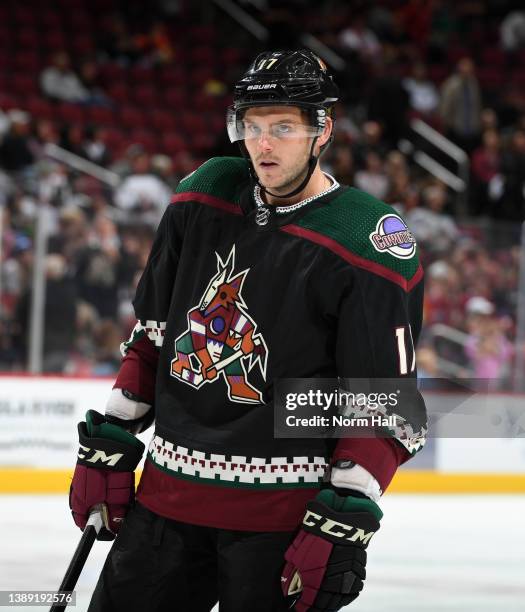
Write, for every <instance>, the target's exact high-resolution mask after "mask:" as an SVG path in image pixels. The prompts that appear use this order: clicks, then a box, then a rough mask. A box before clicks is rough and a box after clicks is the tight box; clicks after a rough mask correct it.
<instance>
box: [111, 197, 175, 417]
mask: <svg viewBox="0 0 525 612" xmlns="http://www.w3.org/2000/svg"><path fill="white" fill-rule="evenodd" d="M182 215H183V212H182V210H180V207H177V206H176V205H174V204H171V205H169V206H168V207H167V208H166V210H165V212H164V215H163V217H162V220H161V222H160V224H159V227H158V230H157V233H156V236H155V240H154V242H153V246H152V248H151V252H150V254H149V257H148V261H147V264H146V267H145V269H144V272H143V273H142V276H141V278H140V281H139V283H138V286H137V291H136V294H135V299H134V300H133V307H134V310H135V316H136V318H137V323H136V325H135V327H134V329H133V331H132V333H131V336H130V338H129V339H128V340H127V341H126V342H123V343H122V344H121V347H120V348H121V353H122V357H123V359H122V364H121V367H120V370H119V373H118V376H117V380H116V382H115V385H114V388H117V389H125V390H126V391H129V392H130V393H132V394H133V395H135V396H137V397H138V398H139V399H140V400H141V401H142V402H145V403H147V404H150V405H153V403H154V397H155V379H156V373H157V363H158V358H159V351H160V348H161V347H162V344H163V341H164V333H165V329H166V320H167V317H168V311H169V305H170V301H171V294H172V291H173V286H174V283H175V275H176V273H177V265H178V261H179V255H178V253H179V252H180V242H181V238H180V237H181V235H182V233H181V230H180V228H179V227H178V226H180V225H181V223H182V219H181V217H182Z"/></svg>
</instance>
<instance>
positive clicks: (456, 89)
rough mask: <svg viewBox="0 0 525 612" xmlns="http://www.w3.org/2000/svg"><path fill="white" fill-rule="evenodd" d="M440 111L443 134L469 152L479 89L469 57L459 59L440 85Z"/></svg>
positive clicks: (475, 137)
mask: <svg viewBox="0 0 525 612" xmlns="http://www.w3.org/2000/svg"><path fill="white" fill-rule="evenodd" d="M439 110H440V115H441V120H442V122H443V125H444V127H445V133H446V135H447V136H448V137H449V138H450V139H451V140H453V141H454V142H455V143H456V144H457V145H458V146H459V147H461V148H462V149H464V150H465V151H467V153H470V152H471V151H472V150H473V149H474V148H475V146H476V145H477V144H478V142H479V135H480V129H481V110H482V106H481V89H480V86H479V82H478V79H477V78H476V74H475V66H474V62H473V61H472V59H471V58H469V57H463V58H462V59H460V60H459V62H458V64H457V68H456V72H455V73H454V74H452V75H451V76H450V77H449V78H448V79H447V80H446V81H445V82H444V83H443V85H442V86H441V104H440V109H439Z"/></svg>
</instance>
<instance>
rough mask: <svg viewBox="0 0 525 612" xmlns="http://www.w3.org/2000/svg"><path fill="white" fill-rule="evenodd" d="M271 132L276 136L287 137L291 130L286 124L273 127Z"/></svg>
mask: <svg viewBox="0 0 525 612" xmlns="http://www.w3.org/2000/svg"><path fill="white" fill-rule="evenodd" d="M273 131H274V134H275V135H276V136H288V135H289V134H291V133H292V131H293V128H292V126H291V125H289V124H288V123H279V124H278V125H276V126H275V127H274V130H273Z"/></svg>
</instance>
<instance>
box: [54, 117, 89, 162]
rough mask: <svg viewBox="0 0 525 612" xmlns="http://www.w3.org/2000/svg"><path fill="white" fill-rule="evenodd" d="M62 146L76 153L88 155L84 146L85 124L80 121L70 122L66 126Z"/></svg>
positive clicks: (83, 155)
mask: <svg viewBox="0 0 525 612" xmlns="http://www.w3.org/2000/svg"><path fill="white" fill-rule="evenodd" d="M60 146H61V147H62V148H63V149H66V150H67V151H70V152H71V153H74V154H75V155H78V156H80V157H86V150H85V147H84V126H83V125H81V124H79V123H69V124H67V125H65V126H64V129H63V133H62V138H61V140H60Z"/></svg>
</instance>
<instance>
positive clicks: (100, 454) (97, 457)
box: [78, 445, 124, 467]
mask: <svg viewBox="0 0 525 612" xmlns="http://www.w3.org/2000/svg"><path fill="white" fill-rule="evenodd" d="M83 451H84V452H83ZM89 453H93V456H92V457H90V458H89V459H88V454H89ZM123 456H124V455H123V454H122V453H115V454H114V455H109V456H108V455H106V453H105V452H104V451H103V450H97V449H96V448H88V447H87V446H82V445H80V449H79V451H78V458H79V459H83V460H84V461H87V462H89V463H97V461H100V462H101V463H107V464H108V465H110V466H111V467H113V466H115V465H116V464H117V462H118V460H119V459H121V458H122V457H123Z"/></svg>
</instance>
